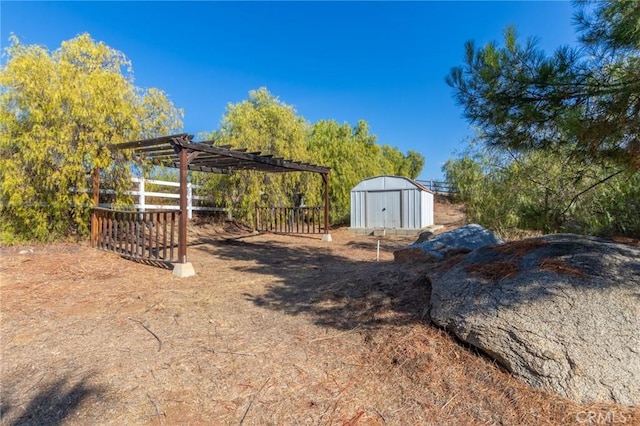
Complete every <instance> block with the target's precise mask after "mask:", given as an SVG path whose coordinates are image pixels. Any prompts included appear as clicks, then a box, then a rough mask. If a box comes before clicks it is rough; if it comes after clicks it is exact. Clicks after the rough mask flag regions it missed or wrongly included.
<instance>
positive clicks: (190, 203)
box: [99, 177, 227, 219]
mask: <svg viewBox="0 0 640 426" xmlns="http://www.w3.org/2000/svg"><path fill="white" fill-rule="evenodd" d="M131 182H132V183H134V184H138V189H137V190H132V191H124V194H126V195H132V196H134V197H137V198H138V202H137V203H135V204H134V207H135V208H136V209H137V210H139V211H141V212H144V211H145V210H179V209H180V206H179V205H178V204H177V203H178V202H179V200H180V194H177V193H172V192H156V191H146V189H145V187H146V185H147V184H152V185H159V186H167V187H174V188H180V183H178V182H168V181H164V180H154V179H145V178H137V177H134V178H131ZM198 188H201V186H200V185H194V184H192V183H191V182H188V183H187V217H188V218H189V219H191V218H192V217H193V212H194V211H209V212H224V211H227V209H226V208H224V207H205V206H197V205H194V202H197V201H200V200H206V199H207V197H203V196H200V195H194V194H193V190H194V189H198ZM100 193H101V194H115V191H114V190H112V189H101V190H100ZM147 197H153V198H166V199H169V200H176V204H147ZM99 206H100V207H107V208H109V207H111V204H109V203H100V204H99Z"/></svg>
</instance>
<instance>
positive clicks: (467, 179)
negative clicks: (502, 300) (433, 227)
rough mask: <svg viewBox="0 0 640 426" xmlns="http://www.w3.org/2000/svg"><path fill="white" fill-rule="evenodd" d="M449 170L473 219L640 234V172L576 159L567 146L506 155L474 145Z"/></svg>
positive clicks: (497, 225)
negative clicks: (559, 150) (567, 154)
mask: <svg viewBox="0 0 640 426" xmlns="http://www.w3.org/2000/svg"><path fill="white" fill-rule="evenodd" d="M443 170H444V172H445V174H446V177H447V180H448V181H449V183H451V184H455V185H457V187H458V190H459V195H458V196H459V198H460V201H461V202H464V203H465V206H466V208H467V216H468V220H470V221H472V222H475V223H479V224H481V225H483V226H485V227H487V228H490V229H493V230H495V231H496V232H498V233H499V234H501V235H514V234H515V233H517V232H518V231H519V230H537V231H542V232H544V233H549V232H578V233H587V234H596V235H612V234H626V235H636V236H637V235H640V219H639V218H640V202H639V200H640V197H639V196H640V172H626V171H624V169H620V167H619V165H616V164H610V165H608V166H603V165H600V164H593V163H583V162H575V161H571V160H569V159H568V157H567V156H566V153H563V152H555V153H554V152H549V151H545V152H532V153H528V154H525V155H511V156H508V157H506V156H501V155H500V154H499V153H498V152H496V151H495V150H488V149H475V150H473V149H471V150H468V151H467V152H465V153H464V154H463V155H462V156H460V157H459V158H457V159H451V160H449V161H448V162H447V163H446V164H445V166H444V167H443Z"/></svg>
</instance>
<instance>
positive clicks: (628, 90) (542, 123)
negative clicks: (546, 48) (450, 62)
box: [447, 1, 640, 170]
mask: <svg viewBox="0 0 640 426" xmlns="http://www.w3.org/2000/svg"><path fill="white" fill-rule="evenodd" d="M579 10H581V11H582V14H580V15H579V17H578V22H579V24H580V30H581V40H582V42H583V46H580V47H576V48H569V47H561V48H559V49H557V50H556V51H555V52H554V54H553V55H551V56H546V55H545V54H544V52H542V51H541V50H539V49H538V48H537V47H536V44H535V42H534V41H532V40H529V41H527V42H525V43H524V44H520V43H519V42H518V41H517V38H516V35H515V30H514V29H513V28H508V29H507V30H506V31H505V41H504V46H503V47H499V46H498V45H497V44H495V43H490V44H488V45H486V46H484V47H482V48H476V47H475V46H474V44H473V43H472V42H469V43H467V46H466V57H465V64H464V65H463V66H461V67H456V68H453V69H452V70H451V73H450V74H449V76H448V78H447V82H448V83H449V85H451V86H452V87H453V88H454V89H455V96H456V99H457V100H458V102H459V103H460V105H462V107H463V108H464V114H465V116H466V117H467V119H468V120H469V121H470V122H471V123H473V124H475V125H477V126H478V127H480V128H481V129H482V131H483V139H484V141H485V142H486V143H487V144H488V145H489V146H493V147H498V148H504V149H512V150H516V151H528V150H531V149H535V150H537V149H547V148H554V149H556V148H563V149H565V150H566V149H568V148H570V149H571V151H570V152H568V154H569V155H571V156H573V157H578V156H579V157H582V158H583V159H588V160H599V161H602V162H609V163H610V162H615V163H617V164H620V165H621V166H622V167H625V168H628V169H632V170H637V169H639V168H640V78H639V76H640V74H638V70H639V69H640V47H639V46H640V41H639V40H640V36H639V34H640V30H638V16H640V3H639V2H625V1H605V2H597V3H595V9H594V11H593V13H592V14H587V13H585V12H584V9H579Z"/></svg>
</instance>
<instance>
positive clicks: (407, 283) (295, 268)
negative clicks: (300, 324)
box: [194, 238, 433, 330]
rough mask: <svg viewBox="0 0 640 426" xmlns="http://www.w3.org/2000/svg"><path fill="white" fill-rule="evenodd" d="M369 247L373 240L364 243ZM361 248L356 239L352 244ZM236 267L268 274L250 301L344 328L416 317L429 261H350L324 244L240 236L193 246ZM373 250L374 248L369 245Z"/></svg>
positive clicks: (425, 293) (425, 299)
mask: <svg viewBox="0 0 640 426" xmlns="http://www.w3.org/2000/svg"><path fill="white" fill-rule="evenodd" d="M364 246H366V248H368V249H372V250H373V249H375V243H372V244H364ZM357 248H360V249H362V248H363V244H362V243H357V246H354V247H353V249H357ZM194 249H196V250H201V251H203V252H206V253H208V254H210V255H212V256H215V257H216V258H218V259H220V260H226V261H233V262H240V264H239V265H238V266H234V267H233V268H234V269H236V270H237V271H239V272H247V273H258V274H264V275H269V276H272V277H274V280H273V282H274V283H273V284H271V285H269V286H267V287H266V288H265V291H264V293H261V294H249V293H245V294H244V296H245V297H246V299H247V300H249V301H251V302H253V303H254V304H255V305H256V306H260V307H263V308H266V309H273V310H278V311H283V312H285V313H287V314H289V315H299V314H308V315H311V316H312V317H313V318H314V322H315V323H316V324H318V325H322V326H329V327H334V328H337V329H340V330H349V329H353V328H355V327H369V328H371V327H376V326H379V325H381V324H397V325H401V324H407V323H410V322H415V321H421V319H422V315H421V314H422V312H423V310H424V308H425V307H426V306H428V303H429V293H430V289H429V288H428V285H427V280H426V278H425V276H426V272H427V270H428V269H430V268H432V267H433V264H430V263H422V264H411V265H410V266H409V265H407V264H396V263H394V262H389V261H386V262H375V261H356V260H353V259H350V258H346V257H342V256H339V255H336V254H333V253H332V252H331V250H330V248H328V246H327V247H311V246H304V245H302V246H300V245H296V246H293V245H288V244H286V243H283V242H279V241H273V242H264V241H250V239H249V238H244V239H227V240H206V241H205V240H200V241H199V244H198V245H197V246H196V247H194ZM372 253H374V256H375V251H372Z"/></svg>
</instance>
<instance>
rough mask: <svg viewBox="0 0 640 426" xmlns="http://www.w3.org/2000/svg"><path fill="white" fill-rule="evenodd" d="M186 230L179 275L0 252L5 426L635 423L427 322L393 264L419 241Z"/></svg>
mask: <svg viewBox="0 0 640 426" xmlns="http://www.w3.org/2000/svg"><path fill="white" fill-rule="evenodd" d="M436 221H437V223H441V224H445V225H446V226H445V228H444V229H442V230H441V231H443V230H446V229H450V228H452V227H455V226H459V225H460V224H462V221H463V214H462V212H461V210H460V208H459V207H458V206H455V205H450V204H437V207H436ZM190 233H191V235H190V247H189V260H190V261H191V262H192V263H193V264H194V267H195V269H196V271H197V275H196V276H195V277H191V278H186V279H179V278H175V277H173V276H172V274H171V273H170V272H168V271H167V270H163V269H158V268H154V267H152V266H146V265H142V264H138V263H134V262H131V261H127V260H124V259H122V258H120V257H118V256H117V255H114V254H110V253H105V252H102V251H98V250H96V249H92V248H90V247H88V246H87V245H86V244H60V245H46V246H22V247H5V248H0V291H1V293H0V295H1V298H2V299H1V302H2V304H1V315H2V317H1V331H2V342H1V355H2V359H1V362H2V365H1V370H0V373H1V375H0V384H1V386H2V387H1V392H2V393H1V395H2V405H1V409H2V412H1V423H2V424H4V425H31V424H33V425H58V424H73V425H76V424H77V425H85V424H117V425H122V424H167V425H173V424H220V425H227V424H260V425H262V424H341V425H356V424H362V425H370V424H373V425H378V424H398V425H408V424H433V425H447V424H450V425H464V424H506V425H522V424H531V425H534V424H535V425H539V424H620V423H626V424H634V423H637V422H638V421H640V413H639V412H638V409H634V408H630V407H621V406H615V405H601V404H600V405H578V404H574V403H572V402H570V401H568V400H564V399H561V398H558V397H557V396H554V395H551V394H547V393H544V392H541V391H539V390H533V389H530V388H528V387H527V386H525V385H523V384H522V383H520V382H518V381H517V380H516V379H514V378H512V377H511V376H510V375H509V374H507V373H505V372H503V371H501V370H500V369H499V368H498V367H496V366H495V365H494V364H493V363H491V362H490V361H488V360H487V359H485V358H484V357H482V356H480V355H478V354H476V353H474V352H472V351H471V350H470V349H468V348H465V347H463V346H461V345H460V344H459V343H458V342H456V341H455V340H454V339H453V338H451V337H450V336H449V335H447V334H446V333H445V332H443V331H441V330H439V329H436V328H434V327H432V326H431V325H429V323H428V321H427V320H426V319H425V318H424V317H423V313H424V308H425V306H427V305H428V294H429V292H428V284H427V282H426V280H425V279H424V276H425V274H426V272H427V271H428V270H429V269H430V268H434V267H437V264H436V263H429V262H419V263H409V264H407V263H403V264H397V263H394V262H393V251H394V250H395V249H398V248H402V247H405V246H406V245H407V244H409V243H411V242H413V240H414V239H415V238H410V237H404V238H401V237H373V236H355V235H352V234H351V233H349V231H348V230H346V229H337V230H333V231H332V236H333V242H331V243H327V242H323V241H321V239H320V237H319V236H287V235H274V234H260V235H255V234H252V233H250V232H249V231H248V230H246V229H244V228H243V227H241V226H237V225H235V224H232V223H227V224H212V223H209V224H207V223H204V224H200V225H194V226H192V228H191V230H190ZM378 241H380V261H379V262H376V248H377V244H378ZM589 422H590V423H589Z"/></svg>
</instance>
